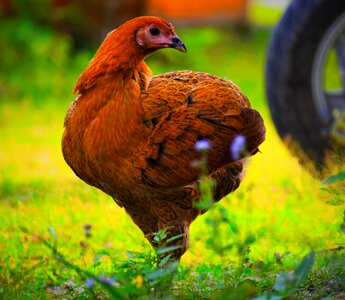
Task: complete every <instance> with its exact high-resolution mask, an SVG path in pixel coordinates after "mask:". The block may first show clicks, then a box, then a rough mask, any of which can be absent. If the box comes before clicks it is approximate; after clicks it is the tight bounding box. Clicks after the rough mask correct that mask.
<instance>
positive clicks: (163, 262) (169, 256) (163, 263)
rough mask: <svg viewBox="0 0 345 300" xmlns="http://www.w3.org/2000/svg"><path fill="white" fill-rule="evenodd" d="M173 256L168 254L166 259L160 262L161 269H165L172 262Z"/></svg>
mask: <svg viewBox="0 0 345 300" xmlns="http://www.w3.org/2000/svg"><path fill="white" fill-rule="evenodd" d="M170 258H171V254H168V255H167V256H166V257H164V258H163V259H162V260H161V261H160V262H159V267H160V268H163V267H164V266H165V265H166V264H167V263H168V262H169V260H170Z"/></svg>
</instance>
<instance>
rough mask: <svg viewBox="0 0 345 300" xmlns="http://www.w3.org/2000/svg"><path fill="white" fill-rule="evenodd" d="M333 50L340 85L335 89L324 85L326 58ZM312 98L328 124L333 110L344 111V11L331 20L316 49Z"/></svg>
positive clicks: (324, 121)
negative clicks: (333, 20) (331, 22)
mask: <svg viewBox="0 0 345 300" xmlns="http://www.w3.org/2000/svg"><path fill="white" fill-rule="evenodd" d="M331 51H335V53H336V58H337V67H338V74H339V76H340V78H339V79H340V82H341V86H340V87H339V88H337V89H335V88H329V87H328V88H327V87H325V81H326V80H327V78H325V76H326V75H327V74H325V73H326V72H325V69H326V59H327V57H328V56H329V55H330V52H331ZM311 79H312V81H311V84H312V92H313V100H314V103H315V107H316V110H317V112H318V114H319V117H320V119H321V120H322V121H323V123H324V124H326V125H329V124H331V122H332V120H333V117H332V115H333V112H334V111H335V110H337V111H341V112H345V12H344V13H342V14H341V15H340V16H339V17H338V18H337V19H336V20H335V22H333V24H332V25H331V27H330V28H329V29H328V31H327V32H326V34H325V35H324V36H323V38H322V40H321V42H320V44H319V46H318V49H317V51H316V55H315V59H314V63H313V68H312V78H311Z"/></svg>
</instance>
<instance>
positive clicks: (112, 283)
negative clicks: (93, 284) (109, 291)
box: [98, 276, 115, 285]
mask: <svg viewBox="0 0 345 300" xmlns="http://www.w3.org/2000/svg"><path fill="white" fill-rule="evenodd" d="M98 279H99V280H100V281H102V282H104V283H107V284H109V285H115V281H114V280H113V279H112V278H110V277H109V278H108V277H105V276H99V277H98Z"/></svg>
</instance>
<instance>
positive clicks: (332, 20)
mask: <svg viewBox="0 0 345 300" xmlns="http://www.w3.org/2000/svg"><path fill="white" fill-rule="evenodd" d="M266 93H267V98H268V103H269V107H270V111H271V114H272V118H273V121H274V123H275V125H276V128H277V131H278V133H279V135H280V136H281V137H282V138H283V139H284V140H289V141H292V144H297V146H298V149H299V150H303V152H304V153H305V154H306V156H307V157H308V158H309V160H310V161H312V162H313V163H314V165H315V166H316V167H317V168H318V169H319V168H320V167H322V166H323V164H324V162H325V157H326V156H327V153H328V152H329V150H331V149H333V150H334V149H335V148H336V149H337V150H336V151H342V150H344V149H345V1H344V0H332V1H330V0H308V1H305V0H294V1H292V3H291V4H290V5H289V7H288V8H287V10H286V12H285V13H284V15H283V17H282V19H281V20H280V22H279V23H278V25H277V26H276V28H275V30H274V32H273V35H272V39H271V42H270V45H269V48H268V54H267V61H266ZM334 146H335V148H334ZM293 152H294V153H295V154H297V155H298V156H299V157H300V158H301V159H302V160H303V158H304V157H305V154H303V155H302V152H301V151H296V149H295V151H293Z"/></svg>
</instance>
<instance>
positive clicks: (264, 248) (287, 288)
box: [0, 24, 345, 299]
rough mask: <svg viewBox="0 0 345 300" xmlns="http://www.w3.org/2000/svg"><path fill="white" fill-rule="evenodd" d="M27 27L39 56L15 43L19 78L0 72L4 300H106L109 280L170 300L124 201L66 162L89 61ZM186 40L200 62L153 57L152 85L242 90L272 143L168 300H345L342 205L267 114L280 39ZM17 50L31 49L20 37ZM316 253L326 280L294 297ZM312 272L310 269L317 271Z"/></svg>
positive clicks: (198, 32) (192, 32) (218, 33)
mask: <svg viewBox="0 0 345 300" xmlns="http://www.w3.org/2000/svg"><path fill="white" fill-rule="evenodd" d="M5 25H6V24H5ZM20 26H23V28H21V30H22V31H23V32H24V33H26V34H30V36H31V39H30V43H32V44H33V46H32V47H31V48H29V49H28V52H27V53H24V54H23V53H21V52H20V51H18V48H16V47H15V45H14V44H10V45H11V46H13V49H10V50H9V52H11V53H12V55H19V59H20V60H19V61H18V60H16V59H18V57H17V58H16V59H14V60H13V61H11V60H9V61H8V62H7V65H6V67H7V68H9V69H12V70H13V72H10V73H8V72H6V71H5V70H4V69H2V72H1V74H0V91H1V103H0V136H1V139H0V145H1V146H0V214H1V216H2V217H1V219H0V298H5V299H45V298H48V299H56V298H70V299H72V298H73V299H74V298H76V299H84V298H86V297H94V296H96V295H98V296H99V297H105V295H106V293H107V289H106V287H107V285H105V288H104V285H102V282H103V283H104V280H103V281H102V280H100V278H107V280H113V282H112V283H114V282H115V281H116V284H115V286H117V284H119V287H118V289H119V291H120V292H121V294H122V295H125V296H126V297H127V298H131V297H132V298H136V297H139V295H144V296H143V298H144V299H145V298H146V297H148V296H150V295H151V296H152V295H153V297H156V298H160V296H162V295H161V294H157V292H155V291H157V290H158V291H159V290H160V288H161V287H162V286H164V284H163V283H162V280H161V279H162V278H163V279H164V278H165V277H164V276H165V275H166V274H161V273H159V272H158V271H157V270H155V268H154V262H155V255H154V253H153V252H152V250H150V247H149V246H148V244H147V242H146V241H145V239H144V237H143V235H142V233H141V232H140V231H139V229H137V228H136V227H135V226H134V225H133V223H132V222H131V220H130V219H129V217H128V216H127V215H126V214H125V212H124V211H123V210H122V209H121V208H119V207H118V206H117V205H116V204H115V203H114V202H113V201H112V199H110V198H109V197H108V196H106V195H104V194H103V193H101V192H99V191H98V190H96V189H94V188H92V187H89V186H87V185H86V184H84V183H83V182H81V181H80V180H79V179H78V178H77V177H76V176H75V175H74V174H73V173H72V171H71V170H70V169H69V168H68V167H67V165H66V164H65V162H64V161H63V158H62V155H61V150H60V139H61V134H62V131H63V119H64V114H65V112H66V110H67V108H68V105H69V103H70V102H71V101H72V100H73V96H71V94H70V91H71V89H72V86H73V83H74V82H75V80H76V78H77V76H78V74H79V73H80V72H81V71H82V70H83V68H84V67H85V66H86V64H87V61H88V60H89V59H90V57H91V54H90V53H88V52H83V53H77V54H72V53H71V51H70V48H69V40H68V38H66V37H59V36H55V35H54V34H53V33H52V32H50V31H49V29H39V30H40V32H41V33H42V30H43V34H40V35H35V34H33V33H34V32H35V30H38V29H37V28H36V27H35V25H33V24H24V25H23V24H22V25H20ZM10 28H11V24H9V25H8V28H7V30H10ZM178 32H179V34H180V36H181V38H182V39H183V40H184V42H185V43H186V45H187V47H188V54H182V53H177V52H174V51H172V50H165V51H161V52H159V53H157V54H155V55H154V56H152V57H150V58H149V59H148V63H149V65H150V66H151V68H152V69H153V71H154V73H160V72H165V71H170V70H174V69H194V70H198V71H206V72H210V73H214V74H216V75H218V76H221V77H226V78H228V79H231V80H233V81H235V82H236V83H237V84H238V85H239V86H240V87H241V89H242V91H243V92H245V94H247V96H248V97H249V99H251V102H252V104H253V106H254V107H255V108H257V109H258V110H259V111H260V112H261V113H262V114H263V116H264V119H265V122H266V126H267V140H266V142H265V143H264V144H263V146H262V147H261V151H262V153H259V154H257V155H256V156H255V157H253V158H252V159H251V160H250V162H249V164H248V166H247V171H246V176H245V179H244V180H243V183H242V185H241V187H240V188H239V189H238V191H236V192H235V193H233V194H231V195H229V196H228V197H226V199H223V200H222V201H221V202H220V203H219V204H217V205H216V206H214V207H213V208H212V209H211V210H210V211H209V212H208V213H207V214H205V215H203V216H201V217H199V218H198V219H197V220H196V221H195V222H194V223H193V224H192V226H191V246H190V249H189V251H188V252H187V253H186V254H185V255H184V256H183V258H182V261H181V265H180V267H179V270H178V273H177V274H176V275H175V278H174V281H173V286H172V288H171V289H170V290H169V293H170V295H172V297H174V298H177V299H250V298H254V297H256V296H258V295H260V294H261V295H262V294H263V295H270V294H269V293H271V295H273V294H274V293H275V294H274V295H275V297H278V296H277V295H278V294H279V293H280V294H281V295H285V296H288V295H290V296H291V295H294V296H293V298H294V299H295V298H296V299H297V298H298V299H319V298H322V297H327V296H329V295H333V297H334V298H333V299H341V297H345V295H344V290H345V287H344V282H345V274H344V259H345V258H344V253H343V251H341V249H340V248H337V247H339V246H341V245H344V234H343V232H342V231H341V230H340V228H341V226H342V225H343V224H344V223H343V222H344V215H343V213H344V207H343V206H339V205H338V206H334V205H329V204H327V202H329V201H330V200H331V198H332V194H331V193H329V191H327V190H323V189H321V187H322V185H321V183H320V181H318V180H317V179H315V178H314V177H313V176H311V175H310V174H309V173H307V172H306V171H305V170H304V169H303V168H301V166H300V165H299V164H298V161H297V158H295V157H292V156H291V155H290V154H289V152H288V150H287V149H286V147H285V146H284V144H283V143H282V141H281V140H280V139H279V137H278V136H277V134H276V132H275V129H274V126H273V124H272V122H271V119H270V116H269V112H268V109H267V107H266V103H265V95H264V88H263V85H264V83H263V69H264V60H265V48H266V45H267V41H268V38H269V33H270V32H269V30H268V29H258V28H255V27H254V28H252V29H251V30H249V31H246V32H241V33H239V32H236V31H234V30H232V29H231V28H227V29H223V30H220V29H219V30H218V29H210V28H194V29H180V30H179V29H178ZM8 36H10V35H8ZM11 38H12V39H16V38H17V40H20V36H19V35H17V36H14V37H11ZM25 42H26V41H25V40H23V41H22V40H20V43H19V42H18V43H19V44H20V45H21V46H22V44H23V43H24V44H25ZM52 45H54V47H56V49H55V50H54V51H55V52H54V53H55V55H54V57H53V58H52V56H51V51H52V50H51V49H52V47H53V46H52ZM54 47H53V48H54ZM23 78H25V80H24V79H23ZM4 82H7V83H8V84H6V85H5V84H4ZM341 167H342V166H338V167H337V166H335V167H334V172H336V170H337V168H341ZM339 190H340V189H339ZM340 191H341V190H340ZM47 245H48V246H47ZM329 249H337V250H329ZM311 250H313V251H314V252H315V254H316V262H315V264H314V271H313V272H312V273H310V274H309V277H308V279H307V281H306V282H304V285H302V287H300V288H299V289H298V290H297V292H296V291H295V288H293V287H292V286H293V284H294V282H295V281H294V280H295V279H294V278H299V277H298V276H299V275H298V274H299V273H298V272H297V273H296V271H295V273H288V272H290V271H293V270H296V267H297V266H298V265H299V264H300V262H301V261H302V258H303V257H304V256H305V255H307V254H308V253H310V251H311ZM307 257H308V256H307ZM70 263H72V266H71V265H69V264H70ZM301 265H302V267H300V269H302V270H306V269H308V268H307V267H308V266H310V265H311V264H310V261H307V262H306V263H305V262H304V261H303V262H302V264H301ZM78 268H79V269H78ZM80 269H81V271H80ZM157 272H158V273H157ZM284 272H285V273H284ZM90 274H94V275H95V278H96V279H98V281H99V282H98V283H96V284H95V287H94V289H92V290H89V289H88V288H87V287H86V285H85V283H84V282H85V280H87V279H88V278H89V277H90ZM291 274H292V275H291ZM294 274H295V275H294ZM296 274H297V275H296ZM99 276H103V277H99ZM293 276H295V277H293ZM300 278H302V277H300ZM302 279H303V280H305V278H304V277H303V278H302ZM273 288H275V289H277V290H276V291H273ZM279 289H280V290H279ZM270 291H271V292H270ZM272 291H273V292H272ZM108 293H110V294H107V295H111V292H109V291H108ZM267 293H268V294H267ZM284 293H285V294H284ZM113 296H114V295H113ZM163 296H166V295H163ZM285 296H284V297H285ZM114 297H115V298H116V296H114ZM263 297H264V298H262V299H266V296H263ZM267 297H268V296H267ZM281 297H283V296H281ZM337 297H339V298H337ZM275 299H280V298H275Z"/></svg>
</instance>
